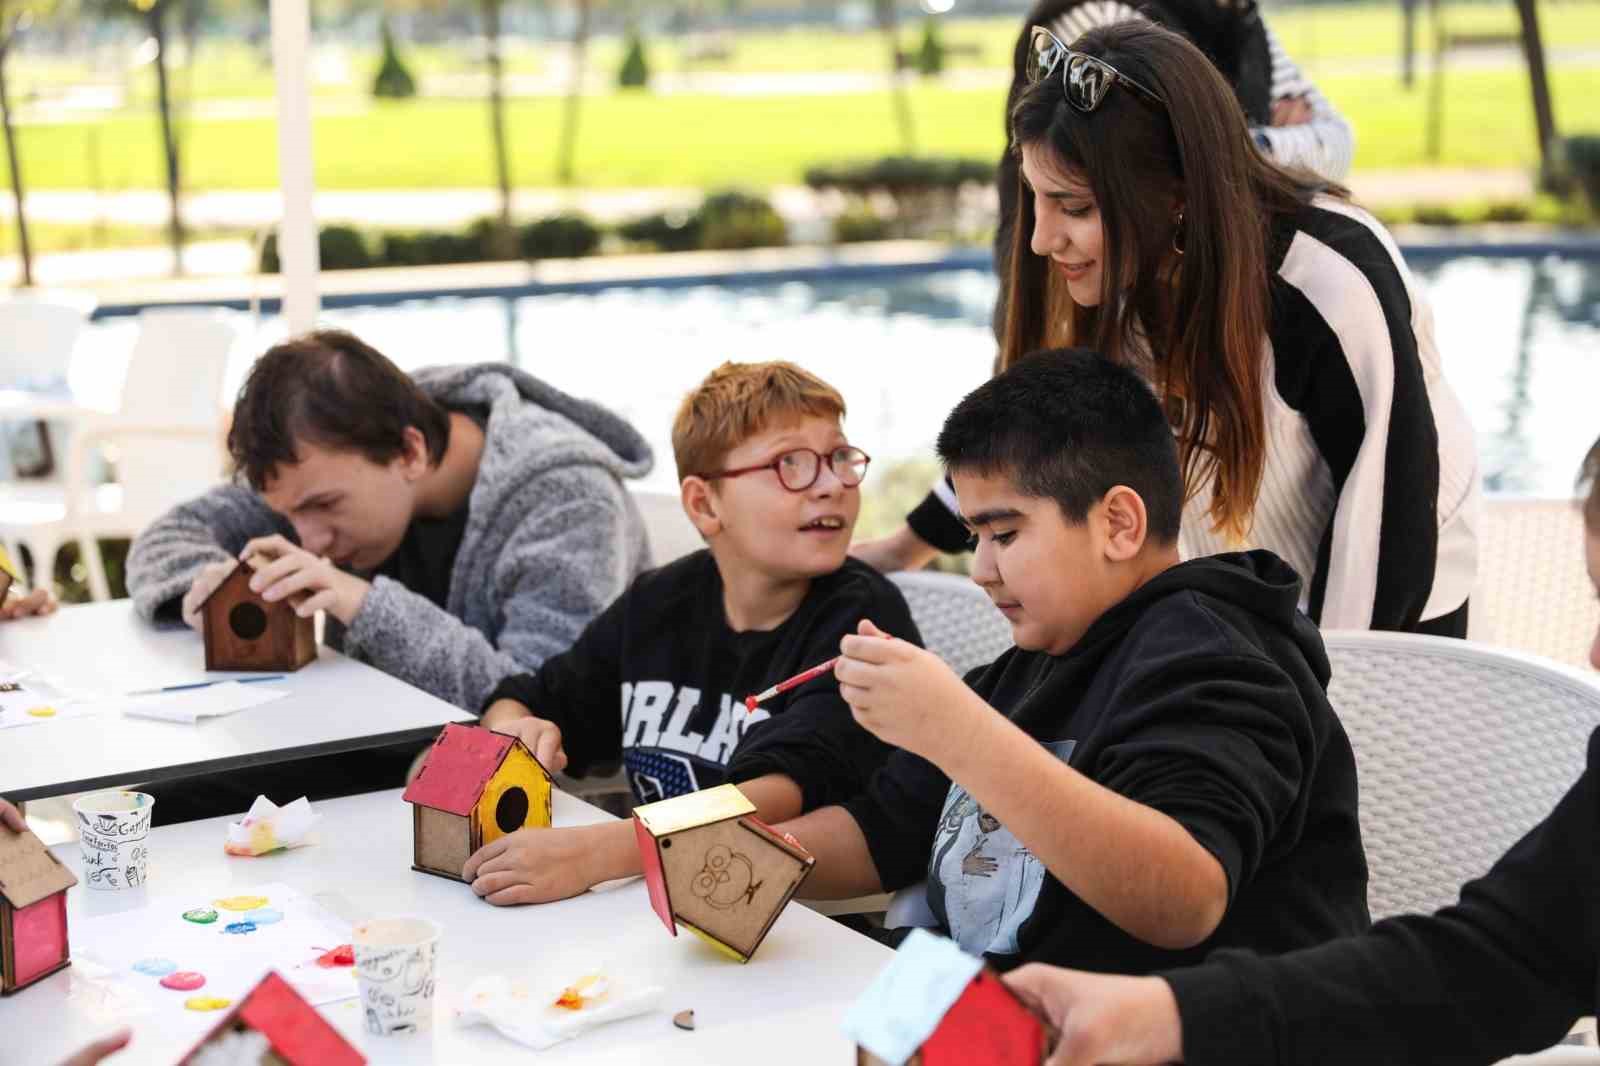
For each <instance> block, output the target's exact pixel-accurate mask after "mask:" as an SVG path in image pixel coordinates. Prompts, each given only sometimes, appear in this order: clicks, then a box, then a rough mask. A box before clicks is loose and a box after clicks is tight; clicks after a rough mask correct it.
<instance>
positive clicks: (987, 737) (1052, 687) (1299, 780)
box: [783, 350, 1368, 973]
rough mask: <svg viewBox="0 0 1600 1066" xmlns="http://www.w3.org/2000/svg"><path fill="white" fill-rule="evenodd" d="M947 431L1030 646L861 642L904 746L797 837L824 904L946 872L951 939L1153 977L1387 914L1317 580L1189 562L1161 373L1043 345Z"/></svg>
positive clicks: (997, 954)
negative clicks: (985, 650)
mask: <svg viewBox="0 0 1600 1066" xmlns="http://www.w3.org/2000/svg"><path fill="white" fill-rule="evenodd" d="M938 446H939V455H940V458H941V459H942V460H943V461H944V463H945V465H946V467H947V469H948V470H949V471H950V473H951V475H952V477H953V479H954V484H955V490H956V496H957V498H958V500H959V503H960V509H961V514H962V516H963V520H964V521H965V522H966V523H967V525H968V526H969V528H971V529H972V530H973V531H974V533H975V535H976V537H977V544H976V554H975V557H974V560H973V580H975V581H976V582H977V583H978V584H979V585H981V586H983V588H984V589H985V591H987V592H988V593H989V595H990V597H991V598H992V599H993V600H994V602H995V604H996V606H997V607H998V608H999V609H1000V610H1001V612H1002V613H1003V614H1005V616H1006V617H1007V618H1008V619H1009V620H1010V622H1011V626H1012V632H1013V635H1014V638H1015V640H1016V644H1017V647H1016V648H1015V649H1013V650H1012V651H1009V652H1007V653H1006V654H1004V655H1002V656H1001V657H1000V658H999V659H997V660H996V661H995V662H994V663H992V664H991V665H989V666H987V667H984V668H981V669H979V670H977V671H974V672H973V673H972V674H970V675H968V678H967V680H966V683H963V682H962V680H961V679H960V678H958V677H956V676H955V675H954V674H953V673H952V672H951V671H950V670H949V668H948V667H946V666H945V665H944V664H943V663H941V662H940V661H939V660H938V659H937V658H936V657H934V656H932V655H929V654H927V653H926V652H924V651H922V650H921V649H918V648H916V647H914V646H913V645H910V644H907V643H905V642H903V641H899V640H894V639H887V638H886V637H885V635H884V634H881V633H880V632H879V631H878V630H877V629H876V627H874V626H873V625H872V624H871V623H870V622H864V623H863V624H862V625H861V627H860V633H861V635H860V636H848V637H845V638H844V640H843V641H842V643H841V649H842V651H843V653H844V657H843V658H842V659H841V661H840V663H839V666H838V667H837V668H836V673H837V676H838V679H839V685H840V691H841V693H842V694H843V695H844V698H845V699H846V700H847V701H848V702H849V703H850V705H851V707H852V709H853V710H854V712H855V715H856V718H857V720H858V721H860V722H861V724H862V725H864V726H865V727H866V728H867V729H868V730H870V731H871V732H873V733H875V734H877V735H878V736H879V737H881V738H882V739H884V740H886V741H888V742H889V743H891V744H894V745H896V746H898V747H900V748H902V749H904V750H903V751H900V752H897V753H895V755H893V756H891V758H890V761H889V762H888V763H887V764H886V765H885V766H884V768H883V769H882V770H880V771H878V773H877V774H876V775H874V777H873V778H872V779H871V781H870V782H869V785H868V788H867V789H866V791H865V793H864V794H863V795H861V796H860V797H858V798H856V799H854V800H852V801H851V802H849V803H847V804H845V805H844V806H842V807H829V808H824V809H822V810H819V811H816V812H813V813H812V814H809V815H806V816H804V817H802V818H799V819H797V820H795V821H792V822H789V823H788V824H786V825H785V826H784V827H783V828H784V829H785V830H787V831H789V832H792V833H793V834H794V835H795V836H796V837H798V838H799V839H800V840H801V841H803V842H804V843H805V844H806V846H807V847H808V848H810V849H811V850H812V851H813V852H814V853H815V854H816V856H817V865H816V867H815V869H814V871H813V874H812V877H811V878H810V880H809V881H808V882H807V884H806V886H805V888H806V890H807V892H808V894H813V895H817V896H821V897H829V896H851V895H859V894H862V893H866V892H874V891H880V890H882V889H885V888H888V889H895V888H899V887H902V886H905V885H909V884H911V883H913V882H915V881H917V880H918V879H920V878H923V877H926V879H927V901H928V905H929V908H930V910H931V911H932V913H933V917H934V918H935V919H936V920H937V922H938V924H939V925H940V926H941V927H942V929H943V930H944V931H947V932H948V933H949V934H950V935H951V937H952V938H953V939H955V940H956V941H958V942H959V943H960V944H961V946H962V947H963V948H965V949H966V950H967V951H969V952H972V953H974V954H983V955H985V956H987V957H988V959H989V961H990V962H991V963H993V964H994V965H996V966H998V967H1000V968H1009V967H1011V966H1014V965H1016V964H1018V963H1020V962H1024V961H1039V960H1043V961H1049V962H1054V963H1058V964H1062V963H1070V964H1071V965H1074V966H1078V967H1081V968H1086V969H1093V970H1102V971H1113V972H1121V973H1144V972H1149V971H1151V970H1154V969H1157V968H1162V967H1169V966H1172V965H1174V964H1175V963H1178V962H1181V961H1184V960H1197V959H1200V958H1202V957H1204V956H1205V955H1206V954H1207V953H1209V952H1210V951H1211V950H1213V949H1214V948H1218V947H1223V946H1250V947H1253V948H1256V949H1259V950H1263V951H1270V952H1276V951H1283V950H1286V949H1289V948H1293V947H1299V946H1305V945H1309V944H1315V943H1319V942H1321V941H1324V940H1327V939H1330V938H1332V937H1336V936H1339V935H1341V934H1345V933H1352V932H1356V931H1359V930H1361V929H1364V928H1365V927H1366V926H1367V924H1368V916H1367V906H1366V881H1367V876H1366V875H1367V870H1366V858H1365V855H1364V853H1363V851H1362V847H1361V831H1360V825H1359V822H1358V820H1357V816H1356V772H1355V761H1354V757H1353V755H1352V753H1351V749H1350V743H1349V740H1348V739H1347V738H1346V736H1345V733H1344V729H1343V727H1341V726H1340V724H1339V720H1338V718H1337V717H1336V716H1335V715H1334V713H1333V710H1332V708H1330V707H1329V705H1328V700H1327V696H1326V693H1325V691H1324V689H1325V685H1326V683H1327V680H1328V662H1327V659H1326V657H1325V655H1324V652H1323V647H1322V641H1321V639H1320V638H1319V636H1318V634H1317V631H1316V629H1315V627H1314V626H1313V625H1312V624H1311V622H1310V621H1309V620H1308V619H1307V618H1306V617H1305V616H1304V615H1303V614H1301V613H1300V612H1299V611H1298V610H1297V609H1296V601H1297V598H1298V593H1299V579H1298V577H1297V576H1296V575H1295V574H1294V572H1293V571H1292V570H1290V569H1289V567H1288V566H1286V565H1285V564H1284V563H1283V562H1282V561H1281V560H1279V559H1278V558H1277V557H1276V556H1273V555H1271V554H1269V553H1266V552H1253V553H1250V554H1240V555H1230V556H1219V557H1215V558H1208V559H1197V560H1193V561H1191V562H1187V563H1180V562H1179V560H1178V554H1177V538H1178V522H1179V514H1180V512H1181V509H1182V506H1183V491H1184V490H1183V481H1182V476H1181V474H1180V471H1179V468H1178V458H1177V449H1176V446H1175V444H1174V441H1173V437H1172V432H1171V429H1170V427H1169V425H1168V423H1167V420H1166V418H1165V416H1164V415H1163V413H1162V410H1161V407H1160V405H1159V404H1158V403H1157V401H1156V398H1155V396H1154V395H1153V394H1152V393H1151V392H1150V390H1149V388H1147V387H1146V386H1145V385H1144V383H1143V382H1142V381H1141V380H1140V379H1139V378H1138V376H1137V375H1136V374H1134V373H1133V372H1132V371H1131V370H1128V369H1126V368H1123V367H1119V366H1116V365H1114V364H1112V363H1110V362H1109V361H1107V360H1105V359H1102V358H1100V357H1099V356H1097V355H1095V354H1094V353H1092V352H1087V351H1081V350H1069V351H1056V352H1046V353H1040V354H1038V355H1034V356H1032V357H1030V358H1028V359H1026V360H1023V361H1022V362H1020V363H1018V364H1017V365H1016V366H1014V367H1012V368H1011V369H1010V370H1008V371H1006V372H1005V373H1003V374H1001V375H999V376H998V377H995V378H994V379H992V380H991V381H989V382H988V383H987V384H985V385H983V386H981V387H980V388H979V389H977V390H976V391H975V392H973V393H972V394H971V395H969V396H968V397H967V398H966V399H964V400H962V402H961V403H960V404H959V405H958V406H957V407H956V409H955V411H954V412H952V413H951V415H950V417H949V418H948V419H947V420H946V422H945V425H944V429H943V432H942V433H941V434H940V436H939V445H938Z"/></svg>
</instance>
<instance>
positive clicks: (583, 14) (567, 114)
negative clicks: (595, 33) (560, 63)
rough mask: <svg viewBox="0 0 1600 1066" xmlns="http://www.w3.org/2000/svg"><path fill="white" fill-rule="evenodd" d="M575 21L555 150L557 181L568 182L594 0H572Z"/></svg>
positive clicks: (575, 139)
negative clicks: (574, 9)
mask: <svg viewBox="0 0 1600 1066" xmlns="http://www.w3.org/2000/svg"><path fill="white" fill-rule="evenodd" d="M574 2H575V4H576V5H577V16H578V17H577V21H576V22H574V24H573V27H572V60H571V64H572V71H571V73H572V78H571V81H570V82H568V84H567V100H566V106H565V107H563V108H562V112H561V144H560V146H559V147H558V148H557V150H556V181H557V182H559V183H560V184H562V185H571V184H572V176H573V157H574V156H575V155H576V154H577V150H578V104H579V103H580V101H581V100H582V99H583V65H584V60H585V59H587V58H588V54H589V27H590V19H591V16H592V15H593V14H594V12H593V8H592V3H593V0H574Z"/></svg>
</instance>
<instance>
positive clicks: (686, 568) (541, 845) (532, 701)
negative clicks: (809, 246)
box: [463, 362, 920, 904]
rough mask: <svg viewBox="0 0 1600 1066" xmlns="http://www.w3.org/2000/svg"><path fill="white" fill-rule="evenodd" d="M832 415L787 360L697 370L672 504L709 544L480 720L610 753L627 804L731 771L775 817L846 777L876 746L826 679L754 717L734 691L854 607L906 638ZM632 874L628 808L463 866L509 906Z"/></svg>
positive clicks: (813, 654) (826, 392) (821, 643)
mask: <svg viewBox="0 0 1600 1066" xmlns="http://www.w3.org/2000/svg"><path fill="white" fill-rule="evenodd" d="M844 413H845V405H844V400H843V399H842V398H841V397H840V395H839V393H838V392H837V391H835V390H834V389H833V388H832V387H831V386H829V385H828V384H827V383H826V382H823V381H821V380H819V379H818V378H816V377H814V376H812V375H811V374H809V373H807V372H806V371H804V370H802V369H800V368H799V367H797V366H794V365H793V364H790V363H782V362H771V363H748V364H740V363H725V364H723V365H722V366H721V367H719V368H717V369H716V370H714V371H712V373H711V375H710V376H709V377H707V378H706V379H705V381H703V382H701V384H700V385H699V386H698V387H696V388H695V389H694V390H693V391H692V392H690V393H689V395H688V396H687V397H685V398H684V401H683V403H682V405H681V406H680V407H679V409H678V413H677V417H676V419H675V420H674V422H673V428H672V448H673V453H674V457H675V458H676V460H677V465H678V477H679V479H680V491H681V494H682V499H683V509H684V511H685V512H686V513H687V514H688V516H689V520H690V521H691V522H693V523H694V526H695V528H696V529H698V530H699V532H700V535H701V536H702V537H703V538H704V539H705V542H706V548H705V549H704V550H702V551H698V552H695V553H694V554H692V555H689V556H687V557H685V558H683V559H679V560H678V561H676V562H673V563H669V564H667V565H666V566H663V567H661V568H659V569H656V570H652V571H649V572H647V573H645V574H642V575H640V576H639V577H638V578H637V579H635V580H634V582H633V584H632V585H631V586H629V588H628V590H627V591H626V592H624V593H623V594H622V596H621V597H620V598H619V599H618V600H617V601H616V602H615V603H613V604H612V605H611V606H610V607H609V608H607V609H606V610H605V611H604V612H603V613H602V614H601V615H600V616H599V617H598V618H597V619H595V621H594V622H593V623H591V624H590V625H589V627H588V628H587V629H585V630H584V632H583V634H582V635H581V636H579V638H578V640H577V643H576V644H574V645H573V647H572V648H571V650H569V651H567V652H565V653H563V654H560V655H556V656H554V657H552V658H550V659H547V660H546V661H545V663H544V664H543V665H542V666H541V667H540V668H539V670H538V671H537V672H536V673H531V674H523V675H520V676H515V677H511V678H508V679H507V680H506V681H504V682H503V683H501V685H500V687H499V688H498V689H496V690H495V692H494V694H493V695H492V696H491V697H490V700H489V703H488V705H487V708H486V710H485V711H484V714H483V724H484V725H485V726H487V727H489V728H491V729H495V730H498V731H500V732H504V733H514V734H516V735H517V736H520V737H521V738H522V739H523V740H524V741H525V742H526V743H527V745H528V746H529V748H531V749H533V751H534V753H535V754H536V755H537V756H538V757H539V759H540V761H542V762H543V763H544V764H545V766H546V767H548V768H550V769H554V770H559V769H562V768H563V767H564V768H565V769H566V770H567V771H568V772H569V773H576V774H579V775H581V774H583V773H584V772H586V771H587V770H588V769H589V768H590V767H591V766H594V765H596V764H604V763H608V762H609V763H614V762H616V761H617V760H618V759H621V761H622V764H623V767H624V769H625V771H626V776H627V779H628V783H629V785H630V787H631V788H632V790H633V794H634V798H635V799H636V800H638V802H640V803H648V802H651V801H653V800H659V799H667V798H670V797H673V796H678V795H682V794H684V793H687V792H693V791H696V790H699V789H703V788H708V787H710V786H713V785H718V784H722V783H724V782H729V781H731V782H735V783H737V784H738V785H739V787H740V788H741V789H742V790H743V791H744V793H745V794H746V795H747V796H748V797H749V798H750V801H751V802H752V803H754V804H755V806H756V810H757V813H758V814H759V816H760V817H762V818H763V819H765V820H767V821H769V822H777V821H781V820H782V819H785V818H792V817H794V816H796V815H798V814H800V813H801V812H802V811H807V810H812V809H813V808H816V807H819V806H822V805H823V804H827V803H838V802H841V801H843V800H845V799H848V798H849V797H850V796H853V795H855V794H856V793H857V792H859V791H860V789H861V788H862V786H863V785H864V783H865V782H866V779H867V777H868V776H869V775H870V774H871V773H872V772H873V771H874V770H875V769H876V768H877V767H878V766H879V765H881V764H882V762H883V760H884V758H885V757H886V755H887V754H888V748H887V747H886V746H885V745H884V744H883V743H882V742H881V741H879V740H877V739H876V738H874V737H873V736H872V735H871V734H870V733H868V732H866V731H865V730H863V729H862V728H861V727H860V726H859V725H857V724H856V723H855V721H854V720H853V719H852V718H851V715H850V708H849V707H848V706H846V705H845V702H844V700H843V699H841V698H840V696H839V688H838V685H837V684H835V682H834V680H833V678H832V677H831V676H827V675H824V676H823V677H820V678H818V679H816V680H814V681H811V682H810V683H808V684H805V685H802V686H800V687H798V688H795V689H792V690H790V691H789V692H786V693H784V694H782V695H780V696H778V697H776V698H774V699H771V700H768V701H767V702H765V703H763V704H762V705H761V706H760V707H758V708H757V709H756V710H755V711H754V712H753V713H747V712H746V710H745V707H744V703H743V700H744V697H745V696H747V695H749V694H751V693H756V692H761V691H762V690H764V689H766V688H768V687H769V686H771V685H774V684H776V683H777V682H779V681H782V680H784V679H786V678H789V677H792V676H794V675H795V674H797V673H799V672H800V671H801V670H804V669H805V668H807V667H810V666H814V665H816V664H817V663H819V662H822V661H823V660H826V659H829V658H831V657H833V656H834V655H835V654H837V651H838V647H839V639H840V638H841V637H842V636H844V635H845V634H846V633H849V632H851V631H853V630H854V628H855V626H856V623H857V622H858V621H859V620H860V619H862V618H874V619H881V620H882V621H881V622H880V624H881V625H883V627H884V628H885V629H886V630H888V631H889V632H892V633H894V634H896V635H897V636H900V637H902V638H904V639H905V640H907V641H911V642H914V643H918V644H919V643H920V637H919V636H918V634H917V630H916V626H915V625H913V624H912V621H911V614H910V611H909V609H908V608H907V607H906V602H905V599H904V598H903V597H902V596H901V595H900V592H899V590H898V589H897V588H896V587H895V586H894V584H893V583H892V582H890V581H889V580H888V579H887V578H885V577H883V576H881V575H880V574H878V572H877V571H875V570H873V569H872V568H871V567H868V566H867V565H866V564H864V563H861V562H859V561H857V560H855V559H851V558H849V557H848V556H847V555H846V551H847V549H848V548H849V545H850V533H851V530H852V529H854V527H855V522H856V514H857V512H858V510H859V508H860V502H861V499H860V490H859V486H860V484H861V479H862V477H864V476H865V474H866V470H867V461H868V460H867V456H866V454H865V453H864V452H862V451H861V450H860V449H859V448H856V447H853V446H852V445H851V444H850V442H849V441H848V439H847V438H846V437H845V434H844V430H843V428H842V427H841V426H840V420H841V419H842V418H843V417H844ZM619 700H620V713H619ZM638 872H639V853H638V847H637V845H636V843H635V841H634V832H633V827H632V826H631V825H630V824H629V823H628V822H625V821H624V822H616V823H612V824H610V825H597V826H584V827H579V828H564V829H523V830H520V831H518V832H516V833H513V834H511V835H510V836H506V837H502V838H500V839H498V840H495V841H493V842H491V843H489V844H487V845H485V846H484V847H483V848H481V849H479V850H478V851H477V852H476V853H475V854H474V855H472V856H471V857H469V858H468V859H467V862H466V866H465V867H464V869H463V874H464V876H465V877H466V878H467V880H469V881H471V882H472V888H473V891H475V892H477V893H478V895H480V896H484V897H487V898H488V900H489V902H491V903H507V904H509V903H539V902H544V901H547V900H553V899H561V898H564V897H566V896H571V895H574V894H576V893H579V892H582V891H584V890H585V889H587V888H588V887H589V886H591V885H594V884H597V883H598V882H600V881H605V880H610V879H611V878H616V877H625V876H628V875H630V874H636V873H638Z"/></svg>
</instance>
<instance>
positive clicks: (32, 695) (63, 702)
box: [0, 674, 105, 729]
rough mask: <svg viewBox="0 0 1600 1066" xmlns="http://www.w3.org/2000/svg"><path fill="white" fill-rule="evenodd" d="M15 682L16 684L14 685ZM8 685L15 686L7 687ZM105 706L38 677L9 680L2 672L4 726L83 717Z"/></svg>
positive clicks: (1, 724) (0, 722)
mask: <svg viewBox="0 0 1600 1066" xmlns="http://www.w3.org/2000/svg"><path fill="white" fill-rule="evenodd" d="M13 676H14V675H13ZM12 686H16V687H15V688H14V689H12ZM7 689H12V690H11V691H5V690H7ZM104 709H105V708H103V707H100V706H98V705H96V704H93V703H86V702H83V701H81V700H77V699H74V698H73V697H72V696H71V695H70V694H69V693H66V692H63V691H61V690H60V689H59V688H57V687H56V686H54V685H49V684H46V683H44V682H42V681H40V680H38V679H35V678H23V679H20V680H7V679H6V676H5V675H4V674H0V729H14V728H16V727H18V726H25V725H43V724H45V723H46V722H59V721H61V720H63V719H66V718H83V717H86V716H89V715H94V714H100V713H102V712H103V711H104Z"/></svg>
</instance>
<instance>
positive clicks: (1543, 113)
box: [1517, 0, 1556, 167]
mask: <svg viewBox="0 0 1600 1066" xmlns="http://www.w3.org/2000/svg"><path fill="white" fill-rule="evenodd" d="M1517 17H1518V18H1519V19H1521V20H1522V50H1523V52H1524V53H1525V54H1526V55H1527V57H1528V80H1529V81H1530V82H1531V83H1532V87H1533V119H1534V122H1535V123H1536V124H1537V126H1538V129H1539V161H1540V162H1541V163H1544V164H1545V165H1546V166H1547V167H1548V165H1549V163H1550V149H1551V148H1553V147H1555V144H1554V142H1555V139H1556V118H1555V111H1554V109H1553V108H1552V107H1551V106H1550V79H1549V76H1548V75H1547V74H1546V73H1545V68H1544V42H1543V40H1541V39H1540V37H1539V12H1538V10H1537V9H1536V8H1535V7H1534V2H1533V0H1517Z"/></svg>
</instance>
